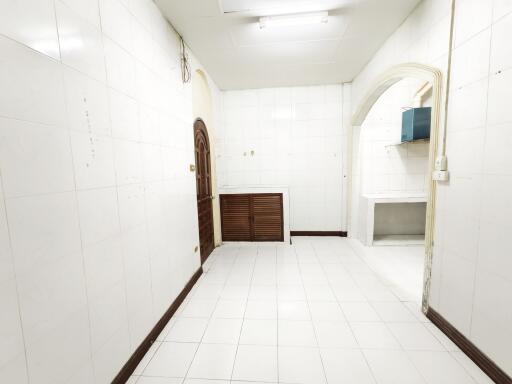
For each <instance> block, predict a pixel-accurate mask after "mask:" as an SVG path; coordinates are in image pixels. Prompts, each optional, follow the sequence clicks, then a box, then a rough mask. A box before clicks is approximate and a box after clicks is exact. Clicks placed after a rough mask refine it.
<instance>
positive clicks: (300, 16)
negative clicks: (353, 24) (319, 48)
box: [260, 11, 329, 29]
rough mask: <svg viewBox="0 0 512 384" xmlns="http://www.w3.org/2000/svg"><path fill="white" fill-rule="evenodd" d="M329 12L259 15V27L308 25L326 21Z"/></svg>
mask: <svg viewBox="0 0 512 384" xmlns="http://www.w3.org/2000/svg"><path fill="white" fill-rule="evenodd" d="M328 21H329V12H327V11H325V12H313V13H296V14H292V15H279V16H264V17H260V29H263V28H267V27H288V26H295V25H309V24H319V23H323V24H325V23H327V22H328Z"/></svg>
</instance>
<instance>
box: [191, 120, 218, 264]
mask: <svg viewBox="0 0 512 384" xmlns="http://www.w3.org/2000/svg"><path fill="white" fill-rule="evenodd" d="M194 141H195V152H196V185H197V213H198V216H199V218H198V219H199V245H200V250H201V264H202V263H204V262H205V260H206V259H207V258H208V256H209V255H210V253H212V251H213V248H214V247H215V245H214V237H213V209H212V198H213V194H212V177H211V175H212V172H211V163H210V141H209V140H208V132H207V131H206V125H205V124H204V122H203V121H202V120H199V119H198V120H196V121H195V123H194Z"/></svg>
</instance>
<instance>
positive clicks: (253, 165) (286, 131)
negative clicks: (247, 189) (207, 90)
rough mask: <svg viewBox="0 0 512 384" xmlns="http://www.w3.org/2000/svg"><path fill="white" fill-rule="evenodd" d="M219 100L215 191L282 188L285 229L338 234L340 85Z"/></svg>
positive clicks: (251, 92) (231, 93)
mask: <svg viewBox="0 0 512 384" xmlns="http://www.w3.org/2000/svg"><path fill="white" fill-rule="evenodd" d="M223 95H224V126H223V129H222V130H220V131H219V132H218V137H217V171H218V185H219V187H222V186H253V185H269V186H288V187H289V191H290V220H291V222H290V229H291V230H292V231H307V230H318V231H340V230H342V227H343V223H342V212H343V208H342V194H343V188H342V186H343V159H342V149H343V147H342V145H343V131H342V126H343V121H342V117H343V116H342V115H343V113H342V112H343V103H342V99H343V86H342V85H329V86H314V87H292V88H270V89H257V90H244V91H228V92H224V94H223Z"/></svg>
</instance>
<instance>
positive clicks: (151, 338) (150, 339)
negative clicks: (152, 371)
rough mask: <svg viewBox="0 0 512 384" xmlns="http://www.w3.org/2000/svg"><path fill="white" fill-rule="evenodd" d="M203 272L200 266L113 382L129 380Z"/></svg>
mask: <svg viewBox="0 0 512 384" xmlns="http://www.w3.org/2000/svg"><path fill="white" fill-rule="evenodd" d="M202 274H203V267H199V269H198V270H197V271H196V273H194V275H193V276H192V278H191V279H190V280H189V282H188V283H187V285H185V288H183V290H182V291H181V292H180V294H179V295H178V297H176V299H175V300H174V301H173V303H172V304H171V306H170V307H169V309H168V310H167V311H166V312H165V313H164V315H163V316H162V317H161V318H160V320H158V322H157V323H156V325H155V326H154V327H153V329H152V330H151V332H149V334H148V335H147V336H146V338H145V339H144V340H143V341H142V343H141V344H140V345H139V347H138V348H137V349H136V350H135V352H133V354H132V356H131V357H130V358H129V359H128V361H127V362H126V364H125V365H124V366H123V368H121V370H120V371H119V373H118V374H117V376H116V377H115V378H114V380H112V384H124V383H126V382H127V381H128V379H129V378H130V376H131V375H132V373H133V372H134V371H135V368H137V365H139V363H140V362H141V360H142V358H143V357H144V356H145V355H146V353H147V352H148V350H149V348H150V347H151V345H152V344H153V343H154V342H155V340H156V338H157V337H158V335H160V333H161V332H162V331H163V329H164V328H165V326H166V325H167V323H168V322H169V320H171V317H172V316H173V315H174V313H175V312H176V310H177V309H178V308H179V306H180V305H181V304H182V303H183V300H185V297H187V295H188V293H189V292H190V290H191V289H192V288H193V287H194V285H195V284H196V282H197V280H198V279H199V277H201V275H202Z"/></svg>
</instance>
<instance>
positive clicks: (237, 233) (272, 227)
mask: <svg viewBox="0 0 512 384" xmlns="http://www.w3.org/2000/svg"><path fill="white" fill-rule="evenodd" d="M220 210H221V216H222V240H224V241H283V239H284V233H283V195H282V194H280V193H259V194H228V195H220Z"/></svg>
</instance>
